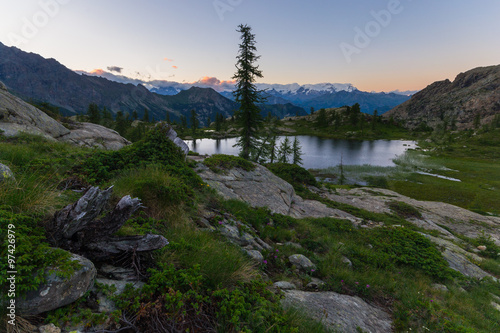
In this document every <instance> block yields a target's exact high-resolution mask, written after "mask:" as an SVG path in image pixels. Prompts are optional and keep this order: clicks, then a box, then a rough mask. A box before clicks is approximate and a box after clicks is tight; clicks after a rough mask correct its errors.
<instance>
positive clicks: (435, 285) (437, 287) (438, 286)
mask: <svg viewBox="0 0 500 333" xmlns="http://www.w3.org/2000/svg"><path fill="white" fill-rule="evenodd" d="M431 288H432V289H434V290H439V291H442V292H445V293H446V292H448V287H446V286H445V285H444V284H439V283H433V284H431Z"/></svg>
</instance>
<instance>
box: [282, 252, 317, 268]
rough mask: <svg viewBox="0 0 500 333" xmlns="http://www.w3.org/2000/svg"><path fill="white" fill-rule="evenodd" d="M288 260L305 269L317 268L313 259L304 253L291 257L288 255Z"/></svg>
mask: <svg viewBox="0 0 500 333" xmlns="http://www.w3.org/2000/svg"><path fill="white" fill-rule="evenodd" d="M288 260H289V261H290V263H291V264H292V265H295V266H297V268H299V269H302V270H305V271H310V270H311V269H315V268H316V266H315V265H314V264H313V263H312V261H311V260H309V258H307V257H306V256H304V255H302V254H293V255H291V256H290V257H288Z"/></svg>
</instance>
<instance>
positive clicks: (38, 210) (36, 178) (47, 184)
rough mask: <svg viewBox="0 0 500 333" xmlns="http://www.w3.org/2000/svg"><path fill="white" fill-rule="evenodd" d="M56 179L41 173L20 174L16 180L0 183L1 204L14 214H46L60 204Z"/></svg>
mask: <svg viewBox="0 0 500 333" xmlns="http://www.w3.org/2000/svg"><path fill="white" fill-rule="evenodd" d="M56 187H57V184H56V183H55V182H54V177H52V176H51V175H46V174H44V173H41V172H34V173H31V174H18V175H16V180H10V181H4V182H2V183H0V204H1V205H3V206H4V207H9V208H10V209H11V210H12V211H13V212H17V213H20V212H23V213H25V214H44V213H45V214H46V213H51V212H54V211H55V209H56V207H58V206H59V204H60V198H59V191H57V188H56Z"/></svg>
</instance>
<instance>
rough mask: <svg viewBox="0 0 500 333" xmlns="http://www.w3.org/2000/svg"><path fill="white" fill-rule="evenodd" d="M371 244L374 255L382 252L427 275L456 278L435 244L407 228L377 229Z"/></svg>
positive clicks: (374, 231)
mask: <svg viewBox="0 0 500 333" xmlns="http://www.w3.org/2000/svg"><path fill="white" fill-rule="evenodd" d="M370 236H371V237H370V238H369V242H370V243H371V244H372V245H373V246H374V249H375V250H374V251H373V252H374V253H377V252H376V251H381V252H382V254H383V255H384V254H385V255H388V256H389V258H388V259H389V260H390V261H391V262H393V263H395V264H398V265H407V266H410V267H414V268H418V269H421V270H422V271H424V272H425V273H426V274H428V275H430V276H433V277H437V278H441V279H446V278H452V277H453V276H456V274H458V273H456V272H454V271H453V270H451V269H450V268H449V266H448V263H447V262H446V260H445V259H444V258H443V257H442V256H441V253H440V252H439V250H438V249H437V248H436V246H435V245H434V244H432V243H431V241H430V240H429V239H427V238H425V237H424V236H423V235H421V234H419V233H417V232H415V231H411V230H409V229H406V228H376V229H373V230H372V231H371V232H370Z"/></svg>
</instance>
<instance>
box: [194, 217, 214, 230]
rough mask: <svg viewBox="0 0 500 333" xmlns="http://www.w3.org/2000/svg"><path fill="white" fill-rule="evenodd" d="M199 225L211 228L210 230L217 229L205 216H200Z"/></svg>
mask: <svg viewBox="0 0 500 333" xmlns="http://www.w3.org/2000/svg"><path fill="white" fill-rule="evenodd" d="M197 222H198V225H199V226H200V227H202V228H205V229H210V230H215V228H214V227H213V226H212V225H211V224H210V222H209V221H208V220H207V219H206V218H204V217H200V218H199V219H198V220H197Z"/></svg>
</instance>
